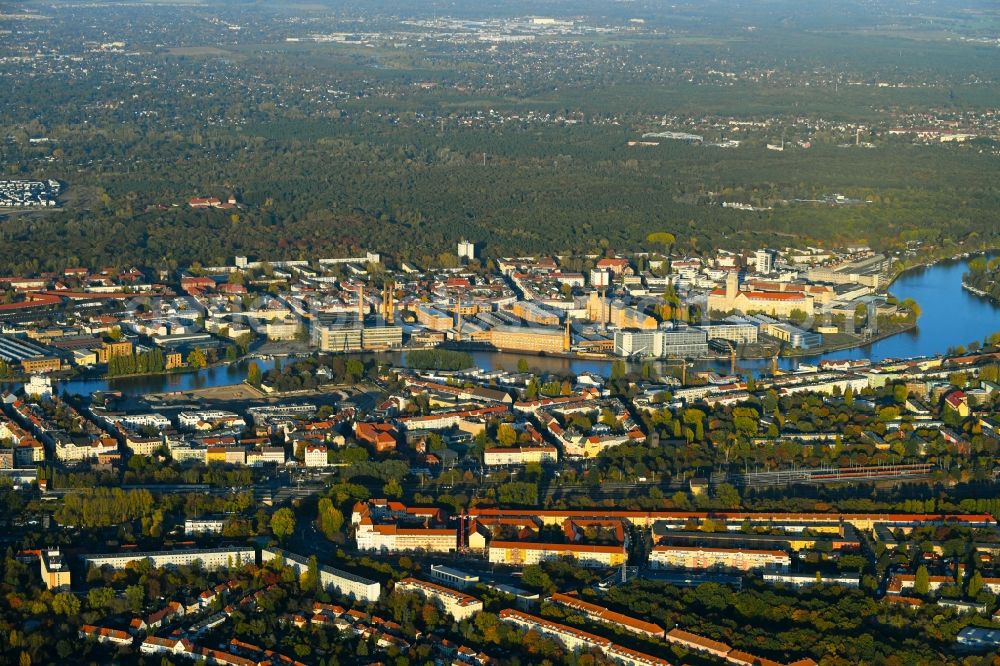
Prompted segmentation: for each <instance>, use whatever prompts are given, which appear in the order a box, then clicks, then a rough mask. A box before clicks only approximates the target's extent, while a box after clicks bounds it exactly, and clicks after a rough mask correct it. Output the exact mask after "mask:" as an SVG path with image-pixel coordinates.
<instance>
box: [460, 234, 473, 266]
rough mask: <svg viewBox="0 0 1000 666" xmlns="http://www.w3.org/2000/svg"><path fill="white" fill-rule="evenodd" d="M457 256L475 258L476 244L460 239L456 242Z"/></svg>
mask: <svg viewBox="0 0 1000 666" xmlns="http://www.w3.org/2000/svg"><path fill="white" fill-rule="evenodd" d="M458 258H459V259H468V260H470V261H471V260H473V259H475V258H476V244H475V243H473V242H471V241H467V240H465V239H462V240H460V241H459V242H458Z"/></svg>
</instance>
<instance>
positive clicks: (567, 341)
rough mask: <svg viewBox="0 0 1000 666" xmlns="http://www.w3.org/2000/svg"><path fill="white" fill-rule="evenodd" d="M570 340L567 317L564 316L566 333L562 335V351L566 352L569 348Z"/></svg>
mask: <svg viewBox="0 0 1000 666" xmlns="http://www.w3.org/2000/svg"><path fill="white" fill-rule="evenodd" d="M571 342H572V341H571V338H570V334H569V315H568V314H567V315H566V332H565V333H563V351H564V352H568V351H569V350H570V346H571Z"/></svg>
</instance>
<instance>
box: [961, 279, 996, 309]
mask: <svg viewBox="0 0 1000 666" xmlns="http://www.w3.org/2000/svg"><path fill="white" fill-rule="evenodd" d="M962 289H965V290H966V291H968V292H971V293H973V294H975V295H976V296H979V297H981V298H985V299H986V300H988V301H990V302H991V303H996V304H998V305H1000V299H998V298H997V297H996V296H994V295H993V294H991V293H989V292H988V291H983V290H982V289H979V288H977V287H973V286H972V285H971V284H969V283H968V282H966V281H965V280H962Z"/></svg>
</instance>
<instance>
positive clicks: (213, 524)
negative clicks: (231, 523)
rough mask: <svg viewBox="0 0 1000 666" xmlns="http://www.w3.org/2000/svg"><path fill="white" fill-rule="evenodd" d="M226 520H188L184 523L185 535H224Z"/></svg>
mask: <svg viewBox="0 0 1000 666" xmlns="http://www.w3.org/2000/svg"><path fill="white" fill-rule="evenodd" d="M225 524H226V519H225V518H188V519H186V520H185V521H184V534H222V528H223V526H224V525H225Z"/></svg>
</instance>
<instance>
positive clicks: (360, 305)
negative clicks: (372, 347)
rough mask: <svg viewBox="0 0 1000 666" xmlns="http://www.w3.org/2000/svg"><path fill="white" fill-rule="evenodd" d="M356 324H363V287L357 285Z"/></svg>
mask: <svg viewBox="0 0 1000 666" xmlns="http://www.w3.org/2000/svg"><path fill="white" fill-rule="evenodd" d="M358 322H359V323H361V324H364V323H365V286H364V285H363V284H359V285H358Z"/></svg>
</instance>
